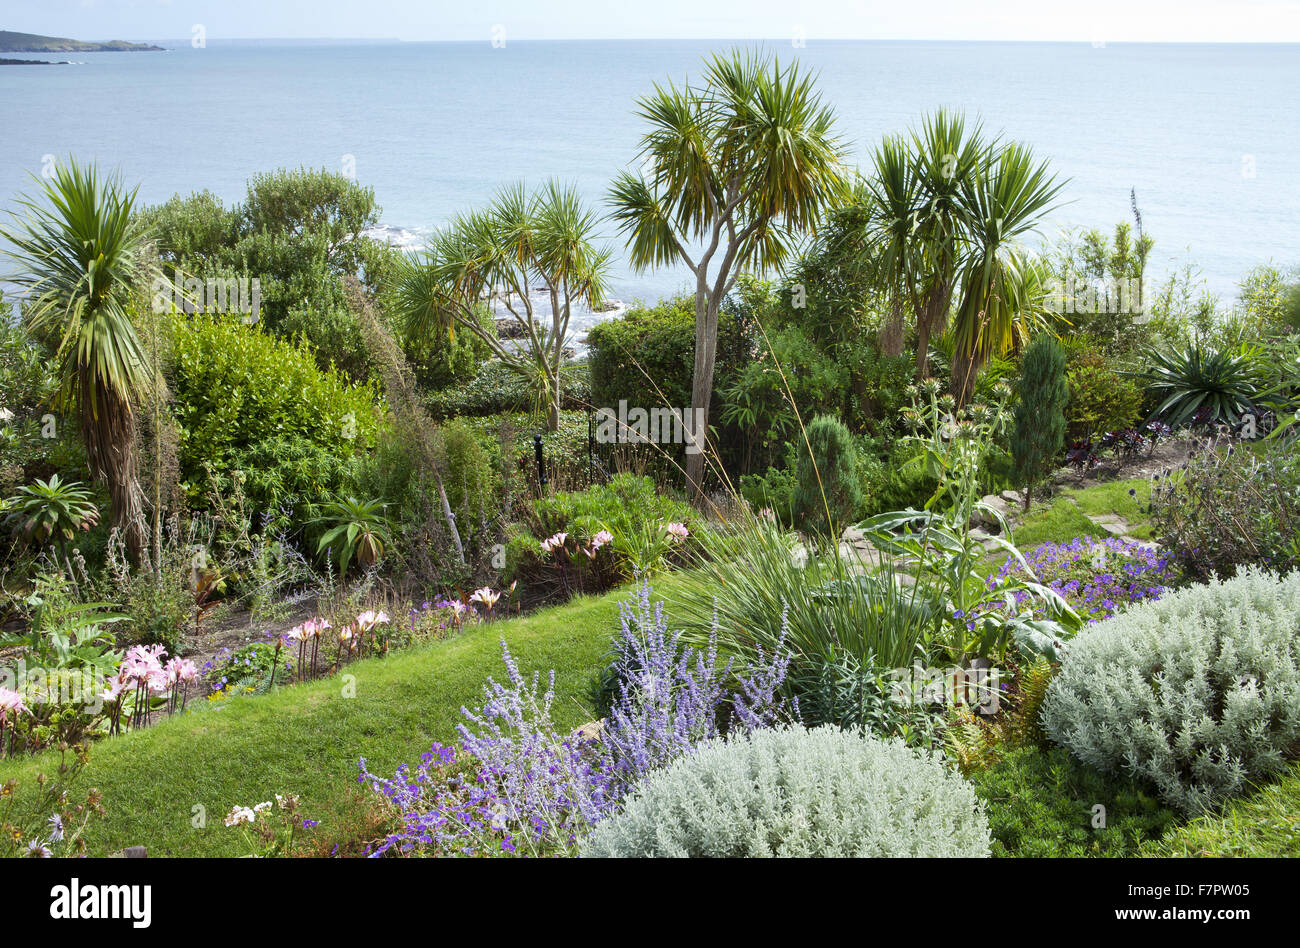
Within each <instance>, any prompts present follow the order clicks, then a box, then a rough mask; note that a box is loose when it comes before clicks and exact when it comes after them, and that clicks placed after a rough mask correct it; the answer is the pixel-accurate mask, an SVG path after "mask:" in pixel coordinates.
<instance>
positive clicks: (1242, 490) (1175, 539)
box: [1151, 440, 1300, 579]
mask: <svg viewBox="0 0 1300 948" xmlns="http://www.w3.org/2000/svg"><path fill="white" fill-rule="evenodd" d="M1151 527H1152V534H1153V536H1154V537H1155V538H1156V539H1157V540H1158V541H1159V542H1160V543H1161V544H1162V545H1163V546H1164V547H1165V548H1166V549H1168V550H1169V552H1170V555H1171V556H1172V557H1173V559H1174V560H1175V562H1177V564H1178V565H1179V566H1180V567H1181V568H1182V569H1183V571H1184V572H1186V573H1187V574H1188V575H1189V576H1192V577H1195V578H1198V579H1204V578H1207V577H1209V576H1210V575H1211V574H1212V573H1219V574H1221V575H1225V576H1226V575H1230V574H1231V573H1232V572H1234V571H1235V570H1236V569H1238V568H1239V567H1241V566H1243V565H1246V564H1249V563H1257V564H1260V565H1262V566H1267V567H1269V568H1271V569H1276V570H1287V569H1291V568H1293V567H1296V566H1300V454H1298V453H1297V452H1296V450H1295V448H1294V446H1291V445H1288V444H1287V443H1286V442H1285V441H1282V440H1273V441H1268V442H1265V443H1264V445H1262V446H1261V447H1260V449H1259V450H1257V451H1252V450H1250V449H1247V448H1245V447H1243V446H1241V445H1229V446H1228V447H1227V448H1218V447H1217V446H1216V447H1211V448H1209V449H1206V450H1203V451H1201V452H1199V453H1197V454H1195V455H1193V456H1192V457H1190V458H1189V459H1188V460H1187V462H1186V463H1185V464H1184V465H1183V466H1182V467H1180V468H1179V469H1177V470H1174V471H1169V472H1166V473H1165V474H1164V475H1162V476H1161V477H1160V479H1159V480H1158V481H1157V482H1156V485H1155V486H1154V487H1153V488H1152V491H1151Z"/></svg>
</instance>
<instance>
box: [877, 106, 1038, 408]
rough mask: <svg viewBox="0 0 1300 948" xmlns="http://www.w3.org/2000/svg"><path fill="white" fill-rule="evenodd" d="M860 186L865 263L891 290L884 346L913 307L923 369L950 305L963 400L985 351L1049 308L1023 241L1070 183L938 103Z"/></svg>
mask: <svg viewBox="0 0 1300 948" xmlns="http://www.w3.org/2000/svg"><path fill="white" fill-rule="evenodd" d="M865 187H866V192H867V216H866V228H865V229H866V233H865V235H864V236H865V239H866V243H867V245H868V248H869V252H868V254H867V255H866V257H865V263H866V266H867V267H868V268H869V269H870V270H871V272H872V273H873V275H874V277H875V279H876V281H877V282H878V284H879V285H880V286H882V287H883V288H885V289H886V290H887V291H888V292H889V294H890V300H891V305H890V317H889V319H888V320H887V322H886V331H885V333H884V334H883V339H882V342H883V344H884V346H885V349H886V353H887V354H892V355H896V354H898V353H899V352H901V351H902V335H903V333H902V326H901V323H902V320H903V318H904V313H905V312H906V311H907V310H909V309H910V311H911V314H912V318H913V321H914V325H915V328H916V337H917V347H916V368H917V373H918V374H919V375H921V376H922V377H924V376H925V375H927V374H928V372H929V364H928V359H929V349H930V343H931V340H932V339H935V338H937V337H938V336H939V335H941V334H942V333H943V332H944V330H945V328H948V327H947V324H948V319H949V316H950V315H952V317H953V324H952V326H951V327H950V330H951V334H952V339H953V342H954V349H955V357H954V361H953V394H954V395H956V396H957V398H958V400H959V401H961V402H964V401H965V400H966V399H967V398H968V397H969V396H970V393H971V391H972V390H973V388H974V383H975V377H976V375H977V374H978V372H979V370H980V368H981V367H982V366H983V365H984V363H985V362H986V361H987V360H988V358H989V356H990V355H993V354H997V353H1001V352H1004V351H1006V349H1008V348H1010V347H1011V346H1012V345H1014V344H1016V343H1017V342H1023V341H1024V339H1025V338H1027V336H1028V333H1029V331H1030V330H1031V329H1032V328H1033V327H1034V326H1035V325H1036V324H1037V323H1038V321H1039V319H1040V317H1041V316H1042V314H1043V308H1044V307H1043V290H1044V285H1043V281H1044V274H1043V272H1042V270H1041V268H1040V267H1039V266H1038V265H1037V264H1036V263H1035V262H1034V261H1032V260H1031V259H1030V258H1029V257H1027V256H1026V255H1025V254H1024V253H1023V252H1022V251H1021V250H1020V248H1019V244H1018V241H1019V240H1020V239H1021V238H1022V237H1024V236H1025V235H1026V234H1028V233H1029V232H1030V231H1032V230H1033V229H1034V228H1035V227H1036V226H1037V225H1038V223H1039V222H1040V221H1041V219H1042V218H1043V217H1044V216H1045V215H1046V214H1047V213H1048V211H1049V210H1050V209H1051V206H1052V202H1053V201H1054V200H1055V198H1056V196H1057V195H1058V194H1059V193H1060V190H1061V188H1062V187H1063V184H1058V183H1057V182H1056V180H1055V178H1054V177H1052V176H1050V175H1049V174H1048V172H1047V165H1046V163H1037V164H1036V163H1035V162H1034V159H1033V155H1032V152H1031V151H1030V150H1029V149H1028V148H1026V147H1025V146H1023V145H1019V144H1015V143H1002V142H999V141H998V140H997V139H996V138H993V139H986V138H985V136H984V134H983V131H982V129H981V127H980V126H979V125H978V124H976V125H975V126H973V127H971V128H969V129H968V128H967V126H966V120H965V118H964V117H963V116H962V115H961V114H960V113H955V112H949V111H946V110H943V109H940V110H939V111H937V112H935V113H934V114H933V115H931V116H928V117H927V118H926V119H925V121H924V122H923V123H922V124H921V127H920V129H919V130H914V131H913V132H911V133H910V135H909V136H907V137H903V136H891V137H888V138H886V139H885V140H884V141H883V142H882V143H881V144H880V146H879V147H878V148H877V149H876V151H875V153H874V155H873V156H872V173H871V175H870V176H869V177H868V178H867V181H866V185H865ZM954 300H956V304H955V306H954Z"/></svg>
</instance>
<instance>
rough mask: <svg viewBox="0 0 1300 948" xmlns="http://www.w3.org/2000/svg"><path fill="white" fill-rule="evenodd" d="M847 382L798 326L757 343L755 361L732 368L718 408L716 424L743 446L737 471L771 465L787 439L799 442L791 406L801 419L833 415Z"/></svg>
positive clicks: (838, 367)
mask: <svg viewBox="0 0 1300 948" xmlns="http://www.w3.org/2000/svg"><path fill="white" fill-rule="evenodd" d="M769 347H770V348H769ZM848 378H849V374H848V371H847V370H846V369H845V368H844V367H843V366H842V365H840V364H838V363H837V362H836V361H835V360H834V359H832V358H831V357H830V356H828V355H826V354H824V353H822V352H820V351H818V349H817V347H816V346H815V345H813V342H812V340H811V339H809V338H808V336H807V335H806V334H805V333H804V331H803V330H802V329H800V328H799V327H797V326H789V327H785V328H782V329H775V330H771V331H769V332H768V333H767V334H766V335H765V336H764V337H762V338H761V339H760V341H759V344H758V353H757V355H756V356H755V358H754V359H752V360H749V361H746V362H745V363H744V364H743V365H741V366H739V367H738V368H737V370H736V372H735V374H734V376H733V377H732V378H731V381H730V382H729V383H728V384H727V385H726V386H725V388H723V390H722V397H721V401H720V402H719V409H720V410H719V413H718V419H719V420H721V421H723V422H726V423H728V424H732V425H735V426H736V428H737V429H738V431H739V433H740V436H741V439H742V442H743V443H744V445H745V454H744V457H743V458H742V460H741V463H742V469H743V470H750V469H751V465H755V464H758V465H762V464H767V463H770V462H771V461H772V460H773V459H774V458H775V457H777V456H779V455H780V453H781V452H782V451H783V450H784V446H785V443H786V440H787V439H788V438H790V437H792V436H794V437H798V416H796V414H795V409H794V406H796V405H797V406H798V407H799V413H800V414H801V415H802V417H804V418H808V417H811V416H812V415H814V414H815V413H818V412H830V413H838V411H839V410H840V407H841V405H842V404H843V403H844V401H845V394H846V392H847V391H848Z"/></svg>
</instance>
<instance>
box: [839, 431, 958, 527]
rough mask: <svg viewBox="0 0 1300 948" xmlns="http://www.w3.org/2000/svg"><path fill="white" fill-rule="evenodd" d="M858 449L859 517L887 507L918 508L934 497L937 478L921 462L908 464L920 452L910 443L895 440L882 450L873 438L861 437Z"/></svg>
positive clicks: (937, 484) (887, 508)
mask: <svg viewBox="0 0 1300 948" xmlns="http://www.w3.org/2000/svg"><path fill="white" fill-rule="evenodd" d="M859 444H860V447H859V449H858V483H859V484H860V485H861V489H862V509H861V511H859V516H860V517H871V516H874V515H876V514H880V513H885V512H886V511H889V510H906V509H907V508H909V507H911V508H913V509H916V510H920V509H921V508H922V507H923V506H925V502H926V501H927V500H929V499H930V498H931V497H932V496H934V492H935V489H936V488H937V487H938V486H939V480H938V478H936V477H935V476H934V475H933V474H932V473H931V471H930V470H929V469H928V468H927V467H926V466H925V465H924V464H914V463H913V464H909V463H908V462H910V461H913V460H914V459H915V458H917V457H919V456H920V455H921V450H920V448H919V447H918V446H917V445H916V444H915V443H913V442H909V441H898V442H895V443H894V445H893V447H892V448H890V449H889V450H887V451H884V452H877V451H875V450H873V446H874V444H875V442H874V440H871V441H869V440H868V439H865V438H864V439H862V440H861V441H860V442H859Z"/></svg>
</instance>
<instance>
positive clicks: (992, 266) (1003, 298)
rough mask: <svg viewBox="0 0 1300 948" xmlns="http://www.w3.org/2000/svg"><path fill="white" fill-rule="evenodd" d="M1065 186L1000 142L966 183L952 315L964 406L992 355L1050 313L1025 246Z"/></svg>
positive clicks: (1039, 273) (1017, 147) (956, 375)
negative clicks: (1026, 238)
mask: <svg viewBox="0 0 1300 948" xmlns="http://www.w3.org/2000/svg"><path fill="white" fill-rule="evenodd" d="M1062 187H1063V185H1062V184H1060V183H1058V182H1057V180H1056V177H1055V175H1052V174H1050V173H1049V171H1048V166H1047V163H1046V162H1045V161H1044V162H1035V160H1034V155H1033V152H1032V150H1031V149H1030V148H1029V147H1028V146H1026V145H1021V144H1017V143H1014V142H1013V143H1009V144H1005V145H1002V146H1000V147H999V148H998V149H997V150H996V151H995V152H994V153H992V154H990V156H989V158H988V160H987V161H985V162H981V163H979V164H978V165H976V166H975V167H974V168H973V169H971V172H970V173H969V174H967V175H966V176H965V177H964V178H963V179H962V182H961V202H962V204H963V206H964V217H965V234H964V235H963V243H964V247H963V251H962V255H961V259H960V263H959V274H958V280H959V283H960V287H961V290H960V292H961V296H960V298H959V301H958V304H957V307H956V311H955V313H954V315H953V325H952V335H953V341H954V344H955V345H954V354H953V365H952V392H953V395H954V396H956V398H957V402H958V404H963V403H964V402H965V401H966V400H967V399H968V398H969V397H970V394H971V392H972V391H974V388H975V377H976V376H977V375H978V374H979V370H980V369H981V368H983V366H984V364H985V362H987V361H988V359H989V357H990V356H993V355H1001V354H1002V353H1004V352H1006V351H1007V350H1009V349H1011V348H1013V347H1014V346H1016V345H1018V344H1022V343H1024V342H1025V341H1026V340H1027V339H1028V338H1029V336H1030V334H1031V333H1032V332H1033V331H1034V330H1035V329H1037V328H1038V327H1039V326H1041V325H1042V324H1043V322H1044V320H1045V317H1046V314H1047V308H1046V297H1047V281H1046V274H1045V271H1044V269H1043V265H1042V264H1041V263H1040V262H1039V261H1038V260H1037V259H1036V258H1034V257H1031V256H1029V255H1028V254H1027V253H1026V252H1025V251H1024V249H1023V248H1022V246H1021V244H1020V240H1021V238H1023V237H1024V236H1025V235H1026V234H1028V233H1030V232H1031V231H1033V230H1034V229H1035V228H1036V227H1037V226H1038V224H1039V222H1040V221H1041V220H1042V218H1043V217H1044V216H1045V215H1046V214H1047V213H1048V211H1049V210H1050V209H1051V207H1052V204H1053V201H1055V199H1056V197H1057V195H1058V194H1059V193H1060V191H1061V188H1062Z"/></svg>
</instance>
